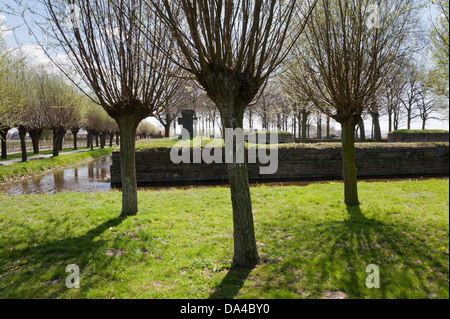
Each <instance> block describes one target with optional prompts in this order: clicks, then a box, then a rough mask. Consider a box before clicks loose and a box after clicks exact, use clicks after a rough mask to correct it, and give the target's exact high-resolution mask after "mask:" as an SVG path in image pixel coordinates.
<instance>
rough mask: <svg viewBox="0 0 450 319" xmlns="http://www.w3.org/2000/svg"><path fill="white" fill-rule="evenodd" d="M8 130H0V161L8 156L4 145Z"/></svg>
mask: <svg viewBox="0 0 450 319" xmlns="http://www.w3.org/2000/svg"><path fill="white" fill-rule="evenodd" d="M8 131H9V129H8V128H5V129H2V130H0V136H1V139H2V159H6V158H7V156H8V154H7V153H8V148H7V144H6V135H7V134H8Z"/></svg>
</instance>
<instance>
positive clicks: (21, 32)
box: [0, 0, 449, 132]
mask: <svg viewBox="0 0 450 319" xmlns="http://www.w3.org/2000/svg"><path fill="white" fill-rule="evenodd" d="M32 1H33V0H32ZM4 5H10V6H13V5H14V1H13V0H0V10H1V8H2V7H4ZM422 12H423V14H422V21H423V24H424V26H425V27H429V25H430V20H432V19H435V18H436V17H437V16H438V12H437V10H435V9H434V8H433V7H429V8H426V9H423V10H422ZM0 25H3V26H2V27H0V33H1V34H2V36H3V38H4V39H5V41H6V43H7V45H8V47H9V48H21V49H22V51H23V52H24V53H25V54H26V55H27V56H28V57H29V59H30V61H32V63H49V59H48V57H47V56H46V55H45V53H44V52H43V50H42V49H41V48H40V46H39V45H38V44H37V43H36V40H35V38H34V37H33V36H32V35H31V34H30V33H29V31H28V28H27V26H26V25H25V24H24V22H23V19H22V17H20V16H15V15H12V14H9V13H8V12H6V11H3V12H2V11H0ZM151 122H152V123H153V124H155V125H157V126H158V127H160V128H162V126H160V124H159V122H158V121H157V120H156V119H152V120H151ZM380 124H381V126H382V131H384V132H386V131H387V126H388V123H387V121H386V118H384V117H383V118H381V123H380ZM336 128H337V126H336ZM370 128H371V121H370V120H367V122H366V130H370ZM427 128H430V129H431V128H434V129H447V130H448V129H449V122H448V120H446V121H436V120H430V121H429V123H428V124H427ZM413 129H421V122H420V120H419V119H417V120H416V121H414V122H413Z"/></svg>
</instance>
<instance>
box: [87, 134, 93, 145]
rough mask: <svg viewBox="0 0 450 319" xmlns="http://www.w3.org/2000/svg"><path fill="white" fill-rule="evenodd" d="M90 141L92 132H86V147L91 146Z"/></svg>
mask: <svg viewBox="0 0 450 319" xmlns="http://www.w3.org/2000/svg"><path fill="white" fill-rule="evenodd" d="M91 142H92V134H91V133H89V132H88V133H87V136H86V148H90V147H91Z"/></svg>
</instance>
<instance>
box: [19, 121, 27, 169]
mask: <svg viewBox="0 0 450 319" xmlns="http://www.w3.org/2000/svg"><path fill="white" fill-rule="evenodd" d="M18 129H19V136H20V149H21V151H22V163H25V162H26V161H27V160H28V154H27V142H26V140H25V138H26V136H27V128H26V127H25V126H23V125H20V126H19V128H18Z"/></svg>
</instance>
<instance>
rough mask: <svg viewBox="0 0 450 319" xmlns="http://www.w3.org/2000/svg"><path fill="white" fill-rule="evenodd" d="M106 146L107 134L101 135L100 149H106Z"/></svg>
mask: <svg viewBox="0 0 450 319" xmlns="http://www.w3.org/2000/svg"><path fill="white" fill-rule="evenodd" d="M105 145H106V134H105V133H100V148H105Z"/></svg>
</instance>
